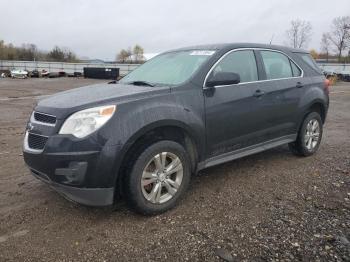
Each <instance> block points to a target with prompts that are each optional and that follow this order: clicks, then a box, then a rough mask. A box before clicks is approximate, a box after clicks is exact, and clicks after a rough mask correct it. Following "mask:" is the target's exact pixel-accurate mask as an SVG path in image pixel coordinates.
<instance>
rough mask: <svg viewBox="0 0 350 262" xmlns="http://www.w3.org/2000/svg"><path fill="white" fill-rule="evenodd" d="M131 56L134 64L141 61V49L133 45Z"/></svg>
mask: <svg viewBox="0 0 350 262" xmlns="http://www.w3.org/2000/svg"><path fill="white" fill-rule="evenodd" d="M133 54H134V57H135V61H136V62H141V61H143V48H142V47H141V46H139V45H135V46H134V49H133Z"/></svg>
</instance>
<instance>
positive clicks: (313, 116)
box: [288, 112, 323, 156]
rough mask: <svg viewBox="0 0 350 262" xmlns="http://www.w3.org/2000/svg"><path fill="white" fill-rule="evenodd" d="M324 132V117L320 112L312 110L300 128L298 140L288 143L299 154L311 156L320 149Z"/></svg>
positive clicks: (292, 150) (291, 149) (293, 151)
mask: <svg viewBox="0 0 350 262" xmlns="http://www.w3.org/2000/svg"><path fill="white" fill-rule="evenodd" d="M315 123H317V124H315ZM316 126H317V128H316ZM317 134H318V135H317ZM322 134H323V123H322V119H321V117H320V115H319V113H317V112H311V113H309V114H308V115H307V116H306V117H305V119H304V121H303V123H302V125H301V128H300V130H299V133H298V137H297V140H296V141H295V142H293V143H289V144H288V146H289V149H290V151H291V152H292V153H293V154H295V155H297V156H311V155H313V154H314V153H316V151H317V150H318V148H319V146H320V144H321V140H322ZM310 139H311V140H310Z"/></svg>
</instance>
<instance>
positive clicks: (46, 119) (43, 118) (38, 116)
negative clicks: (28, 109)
mask: <svg viewBox="0 0 350 262" xmlns="http://www.w3.org/2000/svg"><path fill="white" fill-rule="evenodd" d="M34 119H35V120H36V121H38V122H43V123H47V124H52V125H54V124H56V117H55V116H50V115H46V114H43V113H39V112H34Z"/></svg>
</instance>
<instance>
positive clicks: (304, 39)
mask: <svg viewBox="0 0 350 262" xmlns="http://www.w3.org/2000/svg"><path fill="white" fill-rule="evenodd" d="M311 36H312V25H311V23H310V22H309V21H305V20H300V19H296V20H293V21H291V24H290V28H289V29H288V30H287V31H286V37H287V42H286V44H287V45H289V46H291V47H294V48H306V47H307V45H308V43H309V42H310V40H311ZM320 47H321V48H320V51H321V52H320V53H317V52H316V51H315V50H311V54H312V55H313V56H314V58H321V57H322V58H326V59H327V61H328V59H329V58H331V57H336V58H337V60H338V62H344V61H346V59H345V58H346V56H348V57H350V49H349V48H350V16H341V17H336V18H334V19H333V21H332V24H331V26H330V31H328V32H324V33H323V34H322V38H321V42H320ZM345 51H348V54H346V53H345Z"/></svg>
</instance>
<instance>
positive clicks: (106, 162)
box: [23, 135, 122, 206]
mask: <svg viewBox="0 0 350 262" xmlns="http://www.w3.org/2000/svg"><path fill="white" fill-rule="evenodd" d="M27 137H28V136H27V135H26V137H25V141H24V150H23V157H24V161H25V163H26V164H27V165H28V167H29V169H30V171H31V173H32V174H33V175H34V176H35V177H36V178H39V179H40V180H42V181H44V182H45V183H47V184H49V185H50V186H51V187H52V188H54V189H55V190H56V191H58V192H59V193H61V194H62V195H63V196H65V197H66V198H68V199H70V200H73V201H74V202H78V203H81V204H84V205H89V206H108V205H112V204H113V201H114V194H115V186H116V177H117V174H116V173H117V168H116V163H117V162H118V159H119V157H118V156H119V153H120V150H121V148H122V147H121V146H120V145H108V144H107V143H104V145H103V143H101V142H99V140H98V139H97V138H96V137H94V136H91V137H89V138H86V139H83V140H82V139H76V138H75V137H73V136H69V135H53V136H50V137H48V139H47V142H46V144H45V147H44V149H43V150H32V149H30V148H28V144H26V142H27V141H26V139H28V138H27Z"/></svg>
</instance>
